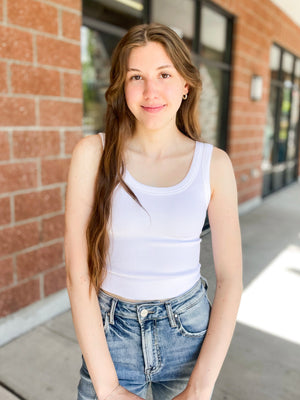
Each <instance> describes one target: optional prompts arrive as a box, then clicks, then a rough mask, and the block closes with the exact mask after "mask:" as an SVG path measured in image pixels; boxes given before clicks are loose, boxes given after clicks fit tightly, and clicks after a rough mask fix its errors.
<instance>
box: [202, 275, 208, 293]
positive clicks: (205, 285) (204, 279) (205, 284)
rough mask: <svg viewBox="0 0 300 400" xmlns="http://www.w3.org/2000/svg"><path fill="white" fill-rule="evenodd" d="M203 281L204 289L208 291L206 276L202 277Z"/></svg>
mask: <svg viewBox="0 0 300 400" xmlns="http://www.w3.org/2000/svg"><path fill="white" fill-rule="evenodd" d="M201 280H202V281H203V282H204V288H205V290H207V289H208V282H207V279H206V278H204V276H202V275H201Z"/></svg>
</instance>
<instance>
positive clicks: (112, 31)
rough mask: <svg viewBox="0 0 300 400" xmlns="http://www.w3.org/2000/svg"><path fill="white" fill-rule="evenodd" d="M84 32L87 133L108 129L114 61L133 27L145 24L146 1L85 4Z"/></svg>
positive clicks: (88, 1) (95, 0) (90, 1)
mask: <svg viewBox="0 0 300 400" xmlns="http://www.w3.org/2000/svg"><path fill="white" fill-rule="evenodd" d="M82 6H83V17H84V18H85V19H83V21H84V24H85V25H87V26H83V27H82V28H81V63H82V84H83V109H84V113H83V130H84V134H85V135H88V134H92V133H96V132H99V131H103V129H104V116H105V111H106V101H105V91H106V89H107V87H108V84H109V70H110V57H111V54H112V51H113V49H114V48H115V46H116V44H117V43H118V41H119V40H120V38H121V37H122V35H124V34H125V32H126V31H127V30H128V29H129V28H130V27H131V26H133V25H136V24H140V23H141V22H142V13H143V2H142V0H130V1H126V0H118V1H116V0H84V1H83V2H82Z"/></svg>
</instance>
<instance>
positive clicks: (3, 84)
mask: <svg viewBox="0 0 300 400" xmlns="http://www.w3.org/2000/svg"><path fill="white" fill-rule="evenodd" d="M0 93H7V66H6V63H4V62H0Z"/></svg>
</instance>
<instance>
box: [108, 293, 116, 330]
mask: <svg viewBox="0 0 300 400" xmlns="http://www.w3.org/2000/svg"><path fill="white" fill-rule="evenodd" d="M117 302H118V300H117V299H115V298H113V299H112V301H111V308H110V311H109V323H110V324H111V325H114V324H115V321H114V316H115V309H116V305H117Z"/></svg>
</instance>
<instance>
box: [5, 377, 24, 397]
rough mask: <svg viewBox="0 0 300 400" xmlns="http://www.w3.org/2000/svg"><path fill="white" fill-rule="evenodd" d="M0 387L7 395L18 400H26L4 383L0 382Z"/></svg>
mask: <svg viewBox="0 0 300 400" xmlns="http://www.w3.org/2000/svg"><path fill="white" fill-rule="evenodd" d="M0 386H2V387H3V388H4V389H5V390H6V391H8V392H9V393H11V394H13V395H14V396H15V397H16V398H17V399H20V400H27V399H25V397H23V396H21V395H20V394H19V393H17V392H16V391H15V390H14V389H12V388H11V387H10V386H8V385H6V383H4V382H2V381H0Z"/></svg>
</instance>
